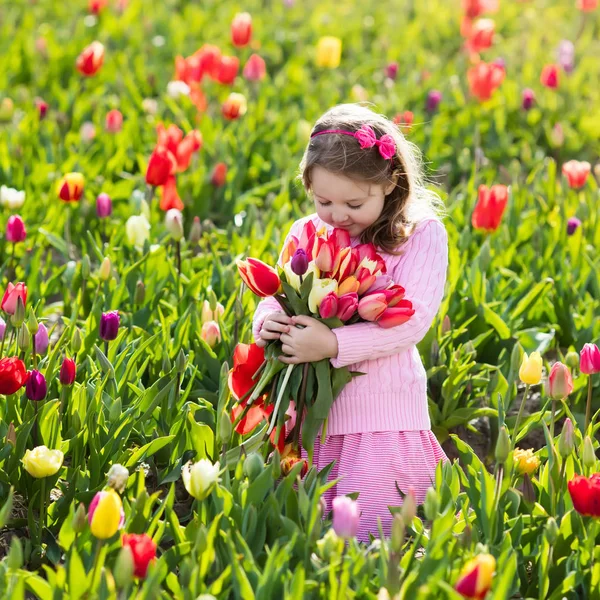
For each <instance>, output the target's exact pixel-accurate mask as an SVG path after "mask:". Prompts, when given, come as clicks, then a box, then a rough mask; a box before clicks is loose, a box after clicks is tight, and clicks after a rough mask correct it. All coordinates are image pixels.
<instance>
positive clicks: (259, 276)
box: [236, 258, 281, 298]
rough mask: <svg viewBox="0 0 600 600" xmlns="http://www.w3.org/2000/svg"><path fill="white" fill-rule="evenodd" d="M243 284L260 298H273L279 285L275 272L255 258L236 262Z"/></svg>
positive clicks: (279, 281)
mask: <svg viewBox="0 0 600 600" xmlns="http://www.w3.org/2000/svg"><path fill="white" fill-rule="evenodd" d="M236 264H237V267H238V271H239V273H240V276H241V278H242V279H243V280H244V283H245V284H246V285H247V286H248V287H249V288H250V289H251V290H252V291H253V292H254V293H255V294H256V295H257V296H260V297H261V298H266V297H267V296H273V295H274V294H276V293H277V290H278V289H279V287H280V285H281V280H280V279H279V275H278V274H277V271H276V270H275V269H274V268H273V267H270V266H269V265H267V264H265V263H264V262H262V261H261V260H258V259H256V258H247V259H246V260H239V259H238V260H237V261H236Z"/></svg>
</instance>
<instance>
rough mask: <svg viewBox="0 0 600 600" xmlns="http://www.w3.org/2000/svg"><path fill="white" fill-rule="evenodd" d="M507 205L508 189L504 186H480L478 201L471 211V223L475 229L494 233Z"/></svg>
mask: <svg viewBox="0 0 600 600" xmlns="http://www.w3.org/2000/svg"><path fill="white" fill-rule="evenodd" d="M507 203H508V188H507V187H506V186H505V185H500V184H499V185H493V186H492V187H491V188H488V187H487V185H480V186H479V190H478V200H477V204H476V205H475V209H474V210H473V215H472V217H471V223H472V225H473V227H474V228H475V229H482V230H484V231H496V229H498V227H499V226H500V222H501V221H502V215H503V214H504V210H505V208H506V204H507Z"/></svg>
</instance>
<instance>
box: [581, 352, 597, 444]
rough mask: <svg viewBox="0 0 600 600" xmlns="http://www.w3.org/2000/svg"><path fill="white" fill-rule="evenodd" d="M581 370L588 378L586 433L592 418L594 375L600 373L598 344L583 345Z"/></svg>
mask: <svg viewBox="0 0 600 600" xmlns="http://www.w3.org/2000/svg"><path fill="white" fill-rule="evenodd" d="M579 369H580V371H581V372H582V373H583V374H584V375H587V376H588V395H587V403H586V408H585V426H584V429H583V431H584V433H585V432H586V431H587V428H588V425H589V423H590V419H591V416H592V375H593V374H594V373H600V350H598V346H596V344H584V345H583V348H582V349H581V354H580V361H579Z"/></svg>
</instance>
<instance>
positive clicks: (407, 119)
mask: <svg viewBox="0 0 600 600" xmlns="http://www.w3.org/2000/svg"><path fill="white" fill-rule="evenodd" d="M414 120H415V115H414V113H413V112H412V111H410V110H405V111H404V112H401V113H398V114H397V115H396V116H395V117H394V119H393V121H394V123H395V124H396V125H399V126H400V127H401V128H402V129H403V130H405V131H410V128H411V127H412V124H413V123H414Z"/></svg>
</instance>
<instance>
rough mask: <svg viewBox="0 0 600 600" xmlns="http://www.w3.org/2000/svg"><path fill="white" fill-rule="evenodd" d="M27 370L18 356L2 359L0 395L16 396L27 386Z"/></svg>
mask: <svg viewBox="0 0 600 600" xmlns="http://www.w3.org/2000/svg"><path fill="white" fill-rule="evenodd" d="M26 381H27V370H26V369H25V364H24V363H23V361H22V360H21V359H19V358H17V357H16V356H7V357H5V358H2V359H0V394H4V395H5V396H8V395H9V394H14V393H15V392H17V391H18V390H19V389H20V388H22V387H23V385H25V383H26Z"/></svg>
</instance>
